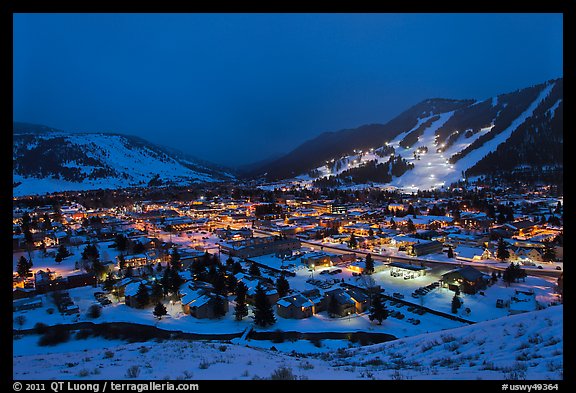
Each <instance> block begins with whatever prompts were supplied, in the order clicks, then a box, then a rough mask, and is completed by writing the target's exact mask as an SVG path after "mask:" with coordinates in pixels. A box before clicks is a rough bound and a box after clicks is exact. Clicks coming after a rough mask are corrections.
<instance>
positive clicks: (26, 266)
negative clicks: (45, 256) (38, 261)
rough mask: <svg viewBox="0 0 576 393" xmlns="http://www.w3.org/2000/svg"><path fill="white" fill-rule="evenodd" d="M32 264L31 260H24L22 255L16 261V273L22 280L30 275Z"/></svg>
mask: <svg viewBox="0 0 576 393" xmlns="http://www.w3.org/2000/svg"><path fill="white" fill-rule="evenodd" d="M32 266H34V264H33V263H32V260H31V259H26V257H25V256H24V255H22V256H21V257H20V259H18V263H17V264H16V272H17V273H18V275H19V276H20V277H22V278H25V277H26V276H28V274H29V273H30V269H32Z"/></svg>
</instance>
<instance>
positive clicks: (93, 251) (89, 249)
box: [82, 244, 100, 262]
mask: <svg viewBox="0 0 576 393" xmlns="http://www.w3.org/2000/svg"><path fill="white" fill-rule="evenodd" d="M82 259H83V260H85V261H90V262H94V261H96V260H98V259H100V252H99V251H98V247H96V245H95V244H88V245H87V246H86V247H84V250H83V251H82Z"/></svg>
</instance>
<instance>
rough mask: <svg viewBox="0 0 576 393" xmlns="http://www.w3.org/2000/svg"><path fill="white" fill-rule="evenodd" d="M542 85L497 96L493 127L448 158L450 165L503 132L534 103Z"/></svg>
mask: <svg viewBox="0 0 576 393" xmlns="http://www.w3.org/2000/svg"><path fill="white" fill-rule="evenodd" d="M543 88H544V85H542V84H541V85H537V86H532V87H528V88H525V89H522V90H518V91H516V92H513V93H508V94H502V95H500V96H498V105H497V107H498V116H497V117H495V118H494V120H493V122H494V127H493V128H492V129H491V130H490V131H489V132H487V133H486V134H484V135H482V136H480V137H479V138H478V139H476V140H475V141H474V142H472V143H471V144H470V145H469V146H467V147H466V148H465V149H464V150H462V151H460V152H458V153H456V154H454V155H453V156H452V157H450V162H451V163H452V164H454V163H456V162H457V161H458V160H459V159H461V158H463V157H465V156H466V155H467V154H468V153H470V152H472V151H474V150H475V149H478V148H479V147H481V146H482V145H483V144H484V143H486V142H487V141H489V140H491V139H493V138H494V137H495V136H496V135H498V134H500V133H501V132H502V131H504V130H505V129H506V128H508V126H510V124H512V122H513V121H514V120H515V119H516V118H518V116H520V114H521V113H522V112H524V111H525V110H526V108H528V106H529V105H530V104H531V103H532V102H534V100H535V99H536V97H537V96H538V94H539V93H540V91H541V90H542V89H543Z"/></svg>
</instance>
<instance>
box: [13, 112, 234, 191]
mask: <svg viewBox="0 0 576 393" xmlns="http://www.w3.org/2000/svg"><path fill="white" fill-rule="evenodd" d="M12 156H13V193H14V195H15V196H19V195H28V194H38V193H45V192H56V191H77V190H78V191H80V190H90V189H99V188H103V189H107V188H122V187H128V186H159V185H182V184H190V183H197V182H220V181H227V180H234V179H235V176H234V175H233V174H232V173H230V172H229V171H227V170H226V169H224V168H222V167H219V166H216V165H212V164H210V163H207V162H206V161H202V160H198V159H196V158H195V157H193V156H191V155H188V154H186V153H183V152H181V151H178V150H177V149H172V148H166V147H163V146H159V145H155V144H153V143H151V142H149V141H147V140H145V139H143V138H141V137H138V136H134V135H125V134H121V133H117V132H92V133H79V132H76V133H69V132H65V131H62V130H59V129H55V128H52V127H48V126H45V125H34V124H31V123H22V122H15V123H14V132H13V150H12Z"/></svg>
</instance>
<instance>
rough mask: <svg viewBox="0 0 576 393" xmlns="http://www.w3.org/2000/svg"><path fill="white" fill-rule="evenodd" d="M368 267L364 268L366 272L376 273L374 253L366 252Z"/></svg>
mask: <svg viewBox="0 0 576 393" xmlns="http://www.w3.org/2000/svg"><path fill="white" fill-rule="evenodd" d="M365 264H366V267H365V268H364V274H368V275H370V274H373V273H374V261H373V260H372V254H370V253H368V254H366V263H365Z"/></svg>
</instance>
